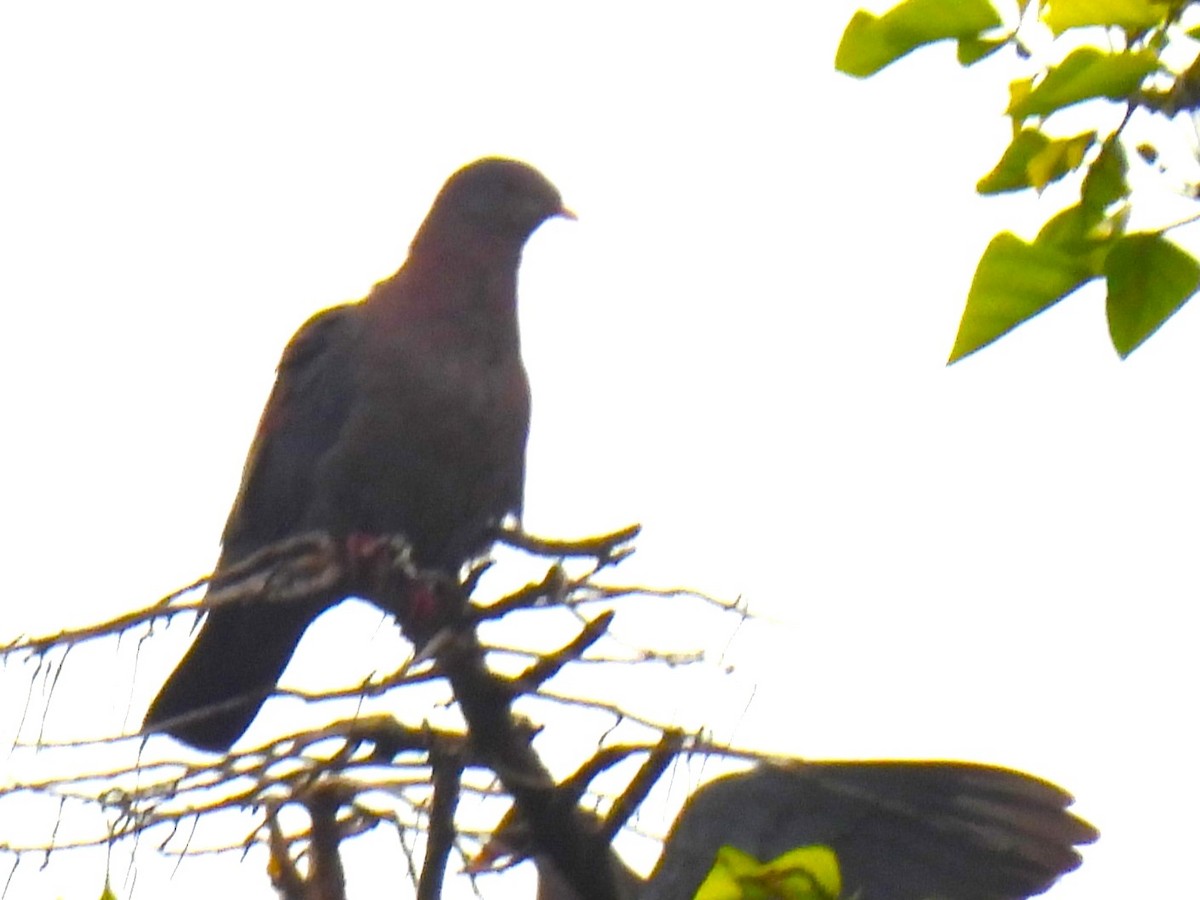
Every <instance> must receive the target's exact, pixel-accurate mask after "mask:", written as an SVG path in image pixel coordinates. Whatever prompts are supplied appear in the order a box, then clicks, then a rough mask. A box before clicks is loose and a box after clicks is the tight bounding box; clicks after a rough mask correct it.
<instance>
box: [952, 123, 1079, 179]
mask: <svg viewBox="0 0 1200 900" xmlns="http://www.w3.org/2000/svg"><path fill="white" fill-rule="evenodd" d="M1095 142H1096V132H1094V131H1089V132H1087V133H1086V134H1078V135H1076V136H1075V137H1070V138H1056V139H1053V140H1052V139H1051V138H1048V137H1046V135H1044V134H1042V132H1041V131H1039V130H1038V129H1036V128H1025V129H1022V130H1021V131H1019V132H1018V133H1017V135H1016V137H1014V138H1013V140H1012V143H1011V144H1009V145H1008V149H1006V150H1005V151H1004V155H1003V156H1002V157H1001V158H1000V162H998V163H997V164H996V168H994V169H993V170H992V171H991V172H989V173H988V174H987V175H985V176H984V177H983V178H981V179H980V180H979V182H978V183H977V184H976V185H975V190H977V191H978V192H979V193H981V194H999V193H1002V192H1004V191H1019V190H1023V189H1024V188H1028V187H1031V188H1036V189H1037V190H1039V191H1040V190H1042V189H1043V188H1044V187H1045V186H1046V185H1048V184H1050V182H1052V181H1058V180H1059V179H1060V178H1062V177H1063V176H1064V175H1066V174H1067V173H1068V172H1072V171H1074V170H1075V169H1077V168H1079V166H1080V165H1081V164H1082V163H1083V157H1084V155H1085V154H1086V153H1087V151H1088V149H1089V148H1090V147H1091V146H1092V144H1094V143H1095Z"/></svg>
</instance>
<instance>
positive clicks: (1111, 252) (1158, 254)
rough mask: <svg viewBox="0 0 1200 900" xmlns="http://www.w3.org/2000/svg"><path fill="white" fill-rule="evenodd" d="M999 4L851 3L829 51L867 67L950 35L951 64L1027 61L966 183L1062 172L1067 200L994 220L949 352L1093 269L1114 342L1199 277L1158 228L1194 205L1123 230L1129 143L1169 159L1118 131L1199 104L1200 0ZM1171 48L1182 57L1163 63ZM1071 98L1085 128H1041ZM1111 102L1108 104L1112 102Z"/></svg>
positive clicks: (1191, 184)
mask: <svg viewBox="0 0 1200 900" xmlns="http://www.w3.org/2000/svg"><path fill="white" fill-rule="evenodd" d="M1011 12H1012V15H1010V16H1009V17H1008V18H1005V17H1002V16H1001V14H1000V12H998V11H997V9H996V8H995V7H994V6H993V5H992V4H991V3H990V2H988V0H904V2H902V3H900V4H898V5H897V6H895V7H894V8H893V9H891V10H890V11H888V12H887V13H885V14H884V15H881V16H875V15H872V14H870V13H867V12H863V11H859V12H857V13H855V15H854V17H853V18H852V19H851V20H850V22H849V24H848V25H847V26H846V30H845V32H844V34H843V35H842V41H841V44H840V46H839V47H838V51H837V58H836V62H835V65H836V66H837V68H838V69H839V70H840V71H842V72H845V73H847V74H850V75H854V76H857V77H867V76H869V75H873V74H874V73H875V72H878V71H879V70H880V69H883V68H884V67H885V66H887V65H889V64H890V63H892V62H895V61H896V60H898V59H900V58H901V57H902V56H904V55H906V54H908V53H909V52H911V51H912V50H914V49H917V48H918V47H921V46H924V45H927V44H931V43H934V42H937V41H943V40H954V41H957V44H958V60H959V62H960V63H961V64H962V65H963V66H971V65H974V64H975V63H977V62H979V61H980V60H982V59H984V58H987V57H990V56H992V55H993V54H996V53H997V51H1001V50H1007V51H1009V52H1011V53H1013V54H1015V55H1016V57H1017V58H1018V59H1019V60H1029V61H1031V64H1032V65H1033V66H1034V69H1035V72H1034V74H1033V75H1032V76H1031V77H1022V78H1018V79H1016V80H1013V81H1012V82H1011V83H1010V84H1009V91H1008V93H1009V101H1008V106H1007V108H1006V110H1005V114H1006V115H1007V116H1008V117H1009V118H1010V119H1011V120H1012V135H1013V136H1012V141H1011V142H1010V143H1009V145H1008V147H1007V148H1006V149H1005V150H1004V151H1003V153H1002V154H1001V156H1000V159H999V161H998V162H997V163H996V165H995V167H994V168H993V169H992V170H991V171H990V172H988V173H987V174H985V175H984V176H983V177H982V178H980V179H979V181H978V183H977V184H976V186H975V188H976V191H978V193H980V194H984V195H991V194H1000V193H1005V192H1010V191H1026V190H1032V191H1035V192H1037V193H1038V194H1041V192H1042V191H1043V190H1045V189H1046V188H1047V187H1048V186H1049V185H1051V184H1053V183H1055V182H1059V181H1063V182H1064V183H1065V184H1069V185H1072V186H1073V187H1077V190H1078V201H1077V202H1075V203H1073V204H1072V205H1070V206H1068V207H1067V208H1066V209H1063V210H1061V211H1060V212H1058V213H1057V214H1056V215H1055V216H1053V217H1052V218H1051V219H1050V220H1049V221H1048V222H1047V223H1046V224H1045V226H1044V227H1043V228H1042V229H1041V231H1040V232H1039V233H1038V235H1037V236H1036V237H1035V238H1034V239H1033V241H1032V242H1029V241H1025V240H1022V239H1021V238H1019V237H1017V236H1016V235H1015V234H1012V233H1009V232H1004V233H1002V234H998V235H996V237H995V238H993V239H992V241H991V243H989V244H988V246H987V248H986V249H985V250H984V252H983V256H982V258H981V259H980V260H979V265H978V268H977V269H976V271H975V278H974V280H973V281H972V284H971V287H970V290H969V291H968V293H967V302H966V308H965V309H964V311H963V317H962V322H961V323H960V325H959V330H958V335H957V337H956V338H955V342H954V347H953V349H952V350H951V352H950V362H952V363H953V362H956V361H957V360H959V359H962V358H963V357H964V356H967V355H969V354H971V353H974V352H975V351H976V350H979V349H981V348H982V347H985V346H987V345H988V344H990V343H991V342H992V341H995V340H996V339H997V338H999V337H1001V336H1002V335H1004V334H1006V333H1007V332H1008V331H1010V330H1012V329H1013V328H1015V327H1016V326H1017V325H1020V324H1021V323H1022V322H1025V321H1027V320H1029V319H1030V318H1032V317H1033V316H1036V315H1037V314H1038V313H1040V312H1042V311H1043V310H1045V309H1047V308H1048V307H1050V306H1052V305H1054V304H1055V303H1057V302H1058V301H1059V300H1061V299H1063V298H1064V297H1066V296H1067V295H1069V294H1071V293H1073V292H1074V291H1076V290H1077V289H1078V288H1080V287H1082V286H1083V285H1085V284H1087V283H1089V282H1092V281H1094V280H1103V282H1104V284H1105V287H1106V290H1107V295H1108V298H1107V305H1106V311H1107V317H1108V329H1109V334H1110V336H1111V338H1112V342H1113V345H1114V347H1116V350H1117V352H1118V353H1119V354H1120V355H1121V356H1122V357H1125V356H1128V355H1129V354H1130V353H1132V352H1133V351H1134V350H1135V349H1136V348H1137V347H1138V346H1140V345H1141V344H1142V342H1143V341H1145V340H1146V339H1147V338H1148V337H1149V336H1150V335H1151V334H1153V333H1154V332H1155V331H1156V330H1157V329H1158V328H1159V327H1160V326H1161V325H1162V324H1163V323H1164V322H1165V321H1166V320H1167V319H1168V318H1170V317H1171V316H1172V315H1173V314H1174V313H1175V312H1176V311H1177V310H1178V309H1179V308H1180V307H1181V306H1182V305H1183V304H1184V303H1185V302H1187V300H1188V299H1189V298H1190V297H1192V296H1193V295H1194V294H1195V293H1196V291H1197V289H1198V288H1200V263H1198V262H1197V261H1196V259H1195V258H1194V257H1193V256H1192V255H1191V254H1189V253H1188V252H1187V251H1185V250H1183V249H1181V248H1180V247H1179V246H1178V245H1177V244H1175V243H1173V242H1172V241H1169V240H1168V239H1167V238H1166V237H1165V234H1166V232H1167V231H1169V230H1171V229H1173V228H1179V227H1181V226H1183V225H1188V224H1191V223H1193V222H1195V221H1197V220H1200V214H1197V215H1195V216H1190V217H1188V218H1186V219H1185V220H1183V221H1180V222H1175V223H1170V224H1163V225H1160V226H1156V227H1154V228H1151V229H1148V230H1142V231H1130V230H1128V223H1129V219H1130V211H1131V209H1132V208H1133V197H1134V193H1135V191H1134V189H1133V188H1132V187H1131V185H1130V180H1129V177H1128V176H1129V173H1130V159H1131V157H1133V158H1138V159H1139V162H1138V164H1139V165H1142V166H1145V167H1147V168H1148V169H1149V170H1151V171H1152V172H1154V173H1157V174H1158V175H1160V176H1166V175H1167V174H1168V171H1167V167H1166V166H1165V165H1163V164H1161V163H1160V161H1159V154H1158V151H1157V149H1156V148H1155V147H1153V146H1152V145H1150V144H1149V143H1147V142H1138V141H1136V140H1135V139H1134V138H1132V137H1131V134H1130V132H1131V130H1134V129H1136V127H1137V125H1138V124H1139V123H1141V124H1145V123H1146V122H1147V121H1148V119H1147V117H1151V116H1160V117H1167V118H1172V117H1174V116H1176V115H1177V114H1179V113H1186V114H1189V115H1194V114H1195V111H1196V110H1197V109H1200V42H1198V40H1200V28H1196V27H1193V28H1188V27H1187V22H1188V20H1189V18H1192V19H1194V18H1197V17H1198V16H1200V2H1197V0H1172V2H1160V0H1016V2H1015V5H1014V8H1013V9H1012V11H1011ZM1100 45H1103V46H1100ZM1035 47H1037V48H1039V49H1038V50H1037V52H1035V50H1034V48H1035ZM1180 58H1182V59H1186V60H1190V62H1188V63H1187V64H1186V65H1182V66H1179V65H1173V64H1171V63H1170V62H1169V61H1171V60H1176V59H1180ZM1081 103H1090V104H1091V105H1089V106H1087V107H1084V108H1083V109H1082V114H1084V115H1086V116H1087V117H1088V118H1089V123H1095V125H1096V127H1095V128H1093V129H1091V130H1088V131H1084V132H1081V133H1077V134H1073V135H1060V134H1056V133H1055V126H1057V125H1058V124H1059V121H1060V120H1061V119H1062V118H1064V117H1062V116H1059V113H1061V112H1062V111H1063V110H1066V109H1068V108H1074V107H1076V106H1077V104H1081ZM1113 104H1119V107H1114V106H1113ZM1122 107H1123V110H1121V112H1122V114H1121V115H1114V114H1113V113H1114V110H1120V109H1121V108H1122ZM1131 150H1133V151H1134V154H1136V156H1134V154H1131V153H1130V151H1131ZM1171 174H1172V175H1173V176H1174V175H1175V173H1173V172H1172V173H1171ZM1181 180H1182V182H1183V183H1182V186H1181V187H1180V188H1179V191H1180V192H1181V193H1182V195H1183V196H1184V197H1186V198H1188V199H1190V200H1193V201H1195V200H1198V199H1200V183H1197V182H1196V181H1195V180H1192V181H1187V180H1186V179H1181ZM1139 209H1140V207H1139Z"/></svg>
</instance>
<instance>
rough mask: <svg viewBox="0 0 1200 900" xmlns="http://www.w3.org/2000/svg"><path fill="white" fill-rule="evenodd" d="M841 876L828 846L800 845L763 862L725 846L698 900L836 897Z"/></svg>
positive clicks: (832, 899)
mask: <svg viewBox="0 0 1200 900" xmlns="http://www.w3.org/2000/svg"><path fill="white" fill-rule="evenodd" d="M841 892H842V876H841V872H840V870H839V869H838V863H837V857H836V855H835V854H834V852H833V851H832V850H830V849H829V848H828V847H820V846H812V847H799V848H797V849H795V850H789V851H788V852H787V853H784V854H783V855H781V856H778V857H776V858H775V859H773V860H771V861H769V862H765V863H760V862H759V861H758V860H756V859H755V858H754V857H753V856H751V855H750V854H748V853H744V852H743V851H741V850H738V849H737V848H735V847H722V848H721V849H720V850H718V851H717V858H716V861H715V862H714V864H713V867H712V869H711V871H709V873H708V876H707V877H706V878H705V879H704V883H703V884H701V885H700V890H699V891H697V893H696V897H695V900H837V898H838V897H840V896H841Z"/></svg>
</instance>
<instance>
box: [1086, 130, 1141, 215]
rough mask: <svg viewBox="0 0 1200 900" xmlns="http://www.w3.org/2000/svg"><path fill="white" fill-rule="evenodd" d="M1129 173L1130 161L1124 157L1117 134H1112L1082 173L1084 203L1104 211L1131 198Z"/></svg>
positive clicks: (1092, 208) (1123, 150) (1093, 208)
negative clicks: (1083, 173) (1085, 171)
mask: <svg viewBox="0 0 1200 900" xmlns="http://www.w3.org/2000/svg"><path fill="white" fill-rule="evenodd" d="M1128 173H1129V160H1127V159H1126V158H1125V148H1124V147H1122V146H1121V142H1120V141H1119V140H1117V139H1116V138H1115V137H1110V138H1109V139H1108V140H1106V141H1105V142H1104V145H1103V146H1102V147H1101V148H1100V155H1099V156H1097V157H1096V158H1095V159H1094V160H1092V163H1091V165H1089V166H1088V170H1087V174H1086V175H1084V176H1083V188H1082V191H1081V194H1080V196H1081V198H1082V203H1083V205H1084V206H1086V207H1087V208H1088V209H1091V210H1094V211H1096V212H1100V213H1103V212H1104V211H1105V210H1106V209H1108V207H1109V206H1111V205H1112V204H1114V203H1116V202H1117V201H1118V200H1123V199H1124V198H1126V197H1128V196H1129V182H1128V181H1127V180H1126V178H1125V176H1126V175H1127V174H1128Z"/></svg>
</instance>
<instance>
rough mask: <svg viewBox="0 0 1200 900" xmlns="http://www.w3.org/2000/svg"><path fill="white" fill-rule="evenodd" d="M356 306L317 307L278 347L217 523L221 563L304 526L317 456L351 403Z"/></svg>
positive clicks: (334, 438) (327, 447)
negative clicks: (273, 372) (271, 382)
mask: <svg viewBox="0 0 1200 900" xmlns="http://www.w3.org/2000/svg"><path fill="white" fill-rule="evenodd" d="M358 312H359V306H358V304H346V305H343V306H334V307H331V308H329V309H326V310H323V311H321V312H319V313H317V314H316V315H314V316H313V317H312V318H310V319H309V320H308V321H307V322H305V323H304V325H302V326H301V327H300V330H299V331H297V332H296V334H295V336H294V337H293V338H292V340H291V341H290V342H289V343H288V345H287V347H286V348H284V351H283V357H282V358H281V359H280V361H279V368H278V374H277V376H276V379H275V386H274V388H273V389H272V390H271V396H270V397H269V398H268V400H267V405H266V408H265V409H264V410H263V414H262V418H261V419H260V420H259V423H258V430H257V432H256V433H255V435H254V441H253V443H251V445H250V452H249V454H248V455H247V457H246V465H245V468H244V469H243V470H242V483H241V487H240V488H239V489H238V493H237V498H236V499H235V500H234V503H233V509H232V510H230V513H229V519H228V521H227V522H226V524H225V532H224V534H223V536H222V539H221V542H222V545H223V547H224V552H223V553H222V557H221V560H222V563H230V562H236V561H237V560H239V559H241V558H243V557H245V556H247V555H249V554H250V553H253V552H254V551H255V550H258V549H260V548H261V547H263V546H266V545H267V544H270V543H272V542H273V541H278V540H281V539H282V538H285V537H287V536H289V535H291V534H294V533H295V532H296V531H297V529H301V528H303V527H304V526H305V522H304V519H305V516H306V513H307V512H308V510H309V508H310V505H311V503H312V499H313V492H314V482H315V478H316V476H317V469H318V467H319V465H320V461H321V459H322V457H323V456H324V455H325V454H326V453H327V452H328V451H329V450H330V448H332V447H333V446H334V444H336V442H337V440H338V437H339V435H340V434H341V431H342V427H343V425H344V424H345V422H346V417H347V415H348V411H349V410H350V408H351V406H352V400H353V395H354V392H355V371H354V366H353V358H354V351H355V348H356V346H357V343H358V341H357V337H358V331H359V328H360V316H359V315H358ZM219 569H220V565H218V570H219Z"/></svg>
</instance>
